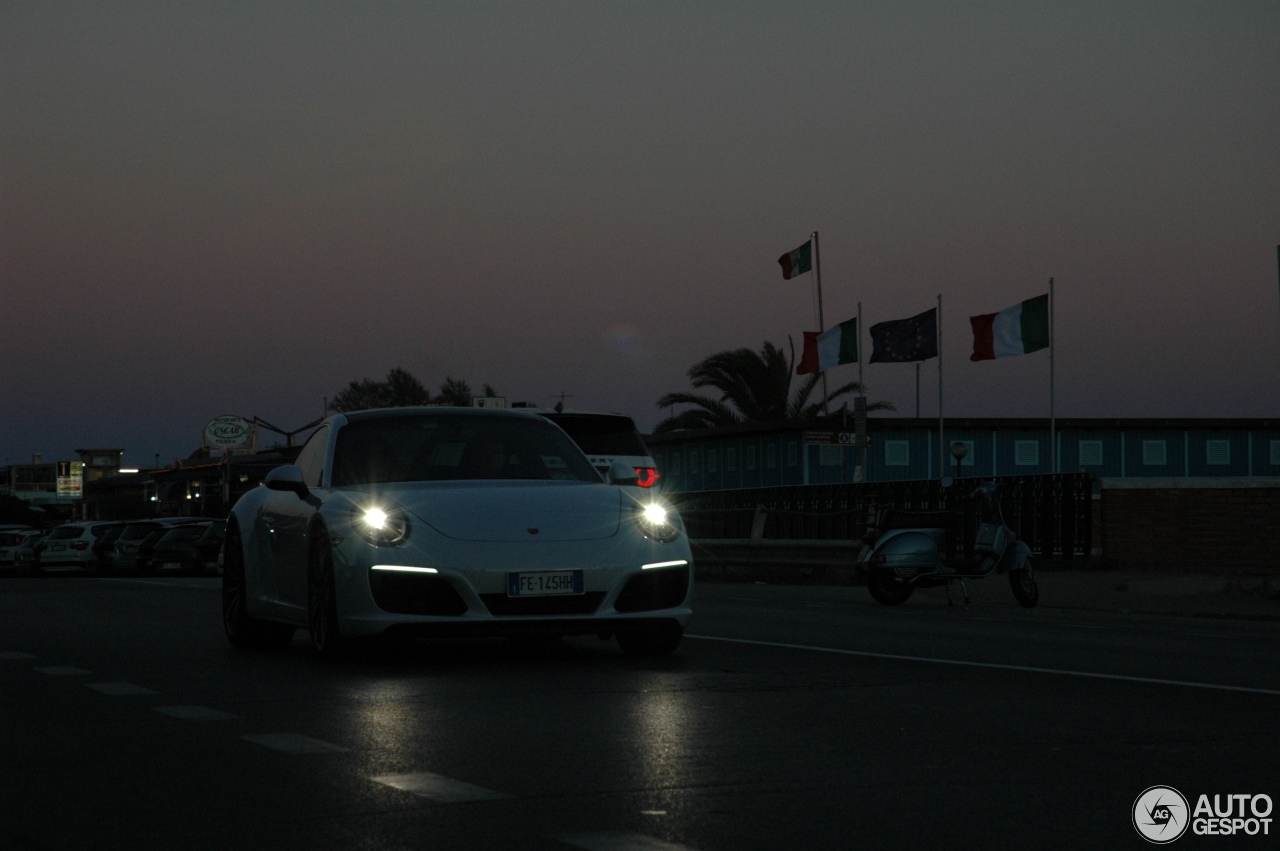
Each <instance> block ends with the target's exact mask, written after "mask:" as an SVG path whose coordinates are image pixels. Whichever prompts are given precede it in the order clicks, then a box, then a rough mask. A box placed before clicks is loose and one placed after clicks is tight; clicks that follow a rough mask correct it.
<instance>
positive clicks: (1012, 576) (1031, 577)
mask: <svg viewBox="0 0 1280 851" xmlns="http://www.w3.org/2000/svg"><path fill="white" fill-rule="evenodd" d="M1009 587H1010V588H1012V589H1013V596H1014V597H1017V598H1018V602H1019V603H1021V604H1022V605H1023V606H1024V607H1026V608H1028V609H1030V608H1034V607H1035V604H1036V603H1038V602H1040V586H1039V585H1037V584H1036V575H1035V573H1034V572H1033V571H1032V570H1031V562H1027V566H1026V567H1024V568H1023V569H1022V570H1011V571H1009Z"/></svg>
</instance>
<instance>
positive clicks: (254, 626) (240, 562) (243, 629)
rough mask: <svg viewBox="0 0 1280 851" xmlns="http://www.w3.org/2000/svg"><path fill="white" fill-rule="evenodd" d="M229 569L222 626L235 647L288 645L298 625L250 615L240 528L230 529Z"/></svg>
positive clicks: (224, 574) (225, 577) (224, 583)
mask: <svg viewBox="0 0 1280 851" xmlns="http://www.w3.org/2000/svg"><path fill="white" fill-rule="evenodd" d="M225 567H226V569H225V570H224V571H223V572H222V627H223V629H224V630H225V631H226V633H227V640H228V641H230V642H231V644H232V646H234V647H252V648H266V647H287V646H288V644H289V642H291V641H292V640H293V631H294V628H293V627H291V626H289V625H288V624H283V623H273V622H271V621H263V620H258V619H257V618H253V617H250V616H249V609H248V606H247V605H246V603H247V599H248V598H247V590H246V584H245V572H244V546H243V545H242V544H241V542H240V529H239V528H238V527H236V526H235V525H231V526H230V527H229V528H228V529H227V555H226V565H225Z"/></svg>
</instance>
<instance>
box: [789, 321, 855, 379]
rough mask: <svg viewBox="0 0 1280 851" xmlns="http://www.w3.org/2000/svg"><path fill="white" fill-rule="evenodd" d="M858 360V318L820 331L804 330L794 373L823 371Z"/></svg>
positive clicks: (802, 373)
mask: <svg viewBox="0 0 1280 851" xmlns="http://www.w3.org/2000/svg"><path fill="white" fill-rule="evenodd" d="M857 362H858V320H857V319H850V320H849V321H848V322H841V323H840V324H839V325H837V326H835V327H834V328H830V329H828V330H826V331H823V332H821V333H819V332H817V331H805V332H804V354H803V355H802V356H801V357H800V363H799V364H797V365H796V375H804V374H805V373H808V372H825V371H826V370H828V369H831V367H833V366H839V365H840V364H842V363H857Z"/></svg>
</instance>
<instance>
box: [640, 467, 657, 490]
mask: <svg viewBox="0 0 1280 851" xmlns="http://www.w3.org/2000/svg"><path fill="white" fill-rule="evenodd" d="M636 476H637V479H638V480H637V481H636V484H638V485H639V486H640V487H642V488H651V487H653V486H654V485H656V484H657V483H658V479H660V478H661V476H659V475H658V471H657V470H655V469H653V468H652V467H636Z"/></svg>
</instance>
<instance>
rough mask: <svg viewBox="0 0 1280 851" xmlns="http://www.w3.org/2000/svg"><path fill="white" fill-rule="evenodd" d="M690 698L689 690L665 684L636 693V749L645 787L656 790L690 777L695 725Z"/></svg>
mask: <svg viewBox="0 0 1280 851" xmlns="http://www.w3.org/2000/svg"><path fill="white" fill-rule="evenodd" d="M659 688H663V687H662V686H659ZM692 699H693V694H692V693H690V692H683V691H666V690H665V688H664V690H661V691H646V692H642V693H641V694H639V695H637V697H636V703H635V717H634V729H635V731H636V742H635V750H636V756H637V762H638V765H639V766H640V769H641V771H642V772H643V774H644V777H643V781H644V784H645V787H646V788H648V789H651V790H654V791H657V790H662V789H665V788H668V787H672V786H683V785H687V784H688V782H689V781H690V778H689V777H688V774H689V767H690V764H691V763H692V762H693V760H694V759H695V758H696V757H695V754H693V753H691V752H690V751H691V744H692V742H693V741H694V737H695V735H696V729H695V728H696V726H697V722H696V718H695V712H694V708H693V706H692V705H691V704H690V701H691V700H692Z"/></svg>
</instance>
